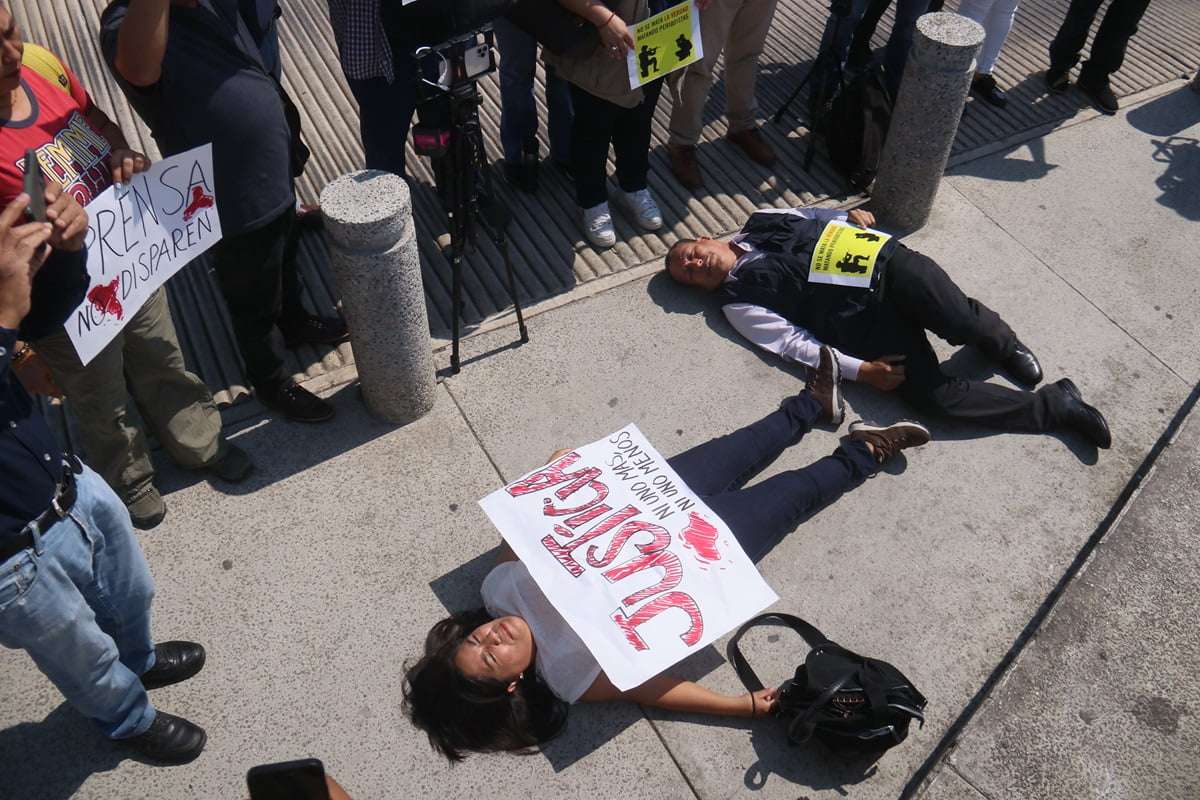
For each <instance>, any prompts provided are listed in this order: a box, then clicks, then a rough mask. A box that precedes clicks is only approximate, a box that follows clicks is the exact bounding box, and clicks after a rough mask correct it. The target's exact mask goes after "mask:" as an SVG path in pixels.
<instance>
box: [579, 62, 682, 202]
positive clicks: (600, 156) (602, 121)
mask: <svg viewBox="0 0 1200 800" xmlns="http://www.w3.org/2000/svg"><path fill="white" fill-rule="evenodd" d="M661 91H662V80H661V79H659V80H657V81H654V82H652V83H648V84H646V85H645V86H643V87H642V93H643V95H644V97H643V98H642V102H641V103H639V104H638V105H636V106H634V107H633V108H624V107H622V106H619V105H616V104H615V103H610V102H608V101H607V100H604V99H602V98H599V97H596V95H594V94H591V93H590V92H587V91H585V90H584V89H580V88H579V87H578V86H576V85H575V84H571V104H572V106H573V107H574V109H575V119H574V120H573V121H572V123H571V171H572V172H573V173H574V174H575V198H576V202H578V203H579V206H580V208H592V207H593V206H598V205H600V204H601V203H603V202H606V201H607V200H608V190H607V189H606V188H605V181H606V180H607V179H608V146H609V144H610V143H611V144H612V148H613V153H614V154H615V155H616V161H617V184H618V185H620V187H621V190H622V191H625V192H636V191H639V190H641V189H645V188H646V174H647V173H648V172H649V171H650V121H651V120H652V119H653V118H654V107H655V106H656V105H658V94H659V92H661Z"/></svg>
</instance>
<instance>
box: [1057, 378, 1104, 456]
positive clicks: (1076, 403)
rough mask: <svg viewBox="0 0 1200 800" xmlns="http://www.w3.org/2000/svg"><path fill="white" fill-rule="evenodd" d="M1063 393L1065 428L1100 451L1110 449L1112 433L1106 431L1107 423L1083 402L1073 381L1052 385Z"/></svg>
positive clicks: (1094, 408) (1067, 380)
mask: <svg viewBox="0 0 1200 800" xmlns="http://www.w3.org/2000/svg"><path fill="white" fill-rule="evenodd" d="M1054 385H1055V386H1057V387H1059V388H1060V389H1061V390H1062V393H1063V399H1064V401H1065V402H1064V404H1063V405H1064V411H1065V419H1064V420H1063V423H1064V424H1065V425H1066V427H1068V428H1070V429H1071V430H1073V431H1076V432H1077V433H1079V434H1081V435H1082V436H1083V437H1084V438H1086V439H1087V440H1088V441H1089V442H1091V443H1092V444H1094V445H1096V447H1098V448H1100V449H1101V450H1107V449H1108V448H1110V447H1112V433H1111V432H1110V431H1109V430H1108V422H1107V421H1106V420H1105V419H1104V415H1103V414H1101V413H1100V410H1099V409H1098V408H1096V407H1095V406H1090V405H1088V404H1087V403H1085V402H1083V395H1082V394H1081V393H1080V391H1079V387H1078V386H1076V385H1075V381H1073V380H1071V379H1070V378H1063V379H1062V380H1060V381H1058V382H1057V383H1055V384H1054Z"/></svg>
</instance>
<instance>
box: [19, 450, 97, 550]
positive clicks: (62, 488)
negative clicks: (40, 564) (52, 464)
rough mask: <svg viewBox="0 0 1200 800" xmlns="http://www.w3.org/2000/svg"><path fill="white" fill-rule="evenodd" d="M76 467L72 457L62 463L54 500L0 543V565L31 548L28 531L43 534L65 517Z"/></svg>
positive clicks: (73, 492) (72, 502) (72, 494)
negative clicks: (59, 481) (61, 474)
mask: <svg viewBox="0 0 1200 800" xmlns="http://www.w3.org/2000/svg"><path fill="white" fill-rule="evenodd" d="M78 465H79V459H77V458H74V457H72V460H71V461H70V462H64V463H63V479H62V483H60V484H59V485H58V487H57V489H56V490H55V492H54V499H53V500H51V501H50V507H49V508H47V509H46V510H45V511H43V512H42V513H41V515H39V516H38V517H37V519H34V520H32V521H31V522H30V523H29V524H28V525H26V526H25V527H24V528H22V529H21V532H20V533H18V534H17V535H16V536H12V537H7V538H5V540H4V541H2V542H0V564H2V563H4V562H5V561H7V560H8V559H10V558H12V557H13V556H15V555H16V554H17V553H19V552H21V551H22V550H25V549H26V548H29V547H33V544H34V542H33V531H32V530H30V529H31V528H32V527H33V526H34V525H36V526H37V529H38V532H39V533H45V532H46V531H47V530H49V529H50V526H51V525H53V524H54V523H56V522H58V521H59V520H60V519H62V518H63V517H65V516H67V513H68V512H70V510H71V507H72V506H74V505H75V496H76V490H75V472H76V471H77V467H78Z"/></svg>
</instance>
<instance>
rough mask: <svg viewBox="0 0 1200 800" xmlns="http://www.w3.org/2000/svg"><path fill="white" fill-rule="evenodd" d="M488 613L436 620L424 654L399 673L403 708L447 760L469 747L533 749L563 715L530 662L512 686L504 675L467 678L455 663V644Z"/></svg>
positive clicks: (463, 753)
mask: <svg viewBox="0 0 1200 800" xmlns="http://www.w3.org/2000/svg"><path fill="white" fill-rule="evenodd" d="M491 618H492V617H491V615H489V614H488V613H487V611H486V610H485V609H482V608H477V609H475V610H473V611H462V612H459V613H458V614H454V615H453V616H450V617H447V618H446V619H444V620H442V621H441V622H438V623H437V624H436V625H434V626H433V627H432V628H430V630H429V634H428V635H427V636H426V637H425V654H424V655H423V656H421V658H420V660H418V661H417V662H416V663H415V664H413V665H412V666H411V667H407V671H406V673H405V675H404V690H403V691H404V706H403V708H404V713H405V714H406V715H407V716H408V718H409V719H410V720H411V721H412V723H413V724H414V725H416V726H417V727H418V728H420V729H421V730H423V731H425V733H426V734H428V736H429V743H430V744H431V745H432V746H433V749H434V750H437V751H438V752H439V753H441V754H442V755H444V756H445V757H446V758H447V759H448V760H449V761H450V762H452V763H453V762H455V761H462V760H463V759H464V758H466V756H467V753H470V752H476V753H494V752H500V751H507V752H516V753H530V752H533V751H534V748H536V747H537V746H539V745H541V744H543V743H545V742H547V741H549V740H550V739H552V738H554V737H555V736H556V735H558V733H559V732H560V731H561V730H562V728H563V725H564V724H565V723H566V721H567V704H566V703H564V702H563V701H562V700H560V699H558V697H556V696H555V695H554V693H553V692H551V691H550V687H549V686H547V685H546V682H545V681H544V680H542V678H541V676H539V675H538V674H537V670H536V669H535V668H534V666H533V665H532V664H530V665H529V667H528V668H527V669H526V670H525V673H524V677H522V678H520V679H519V680H518V681H517V687H516V689H515V691H513V692H509V691H508V683H506V682H504V681H494V680H486V679H477V678H469V677H467V676H466V675H464V674H463V673H462V672H461V671H460V670H459V669H458V667H457V665H455V663H454V655H455V653H456V652H458V647H459V645H461V644H462V643H463V641H464V640H465V639H466V638H467V637H468V636H470V635H471V631H473V630H475V629H476V628H478V627H479V626H480V625H482V624H484V623H485V622H487V621H489V620H490V619H491Z"/></svg>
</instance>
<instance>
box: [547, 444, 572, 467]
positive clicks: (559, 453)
mask: <svg viewBox="0 0 1200 800" xmlns="http://www.w3.org/2000/svg"><path fill="white" fill-rule="evenodd" d="M572 449H573V448H570V447H560V448H559V449H557V450H555V451H554V452H553V453H551V454H550V457H549V458H547V459H546V463H547V464H549V463H550V462H551V461H558V460H559V459H560V458H562V457H563V456H565V455H566V454H567V453H569V452H571V450H572Z"/></svg>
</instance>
